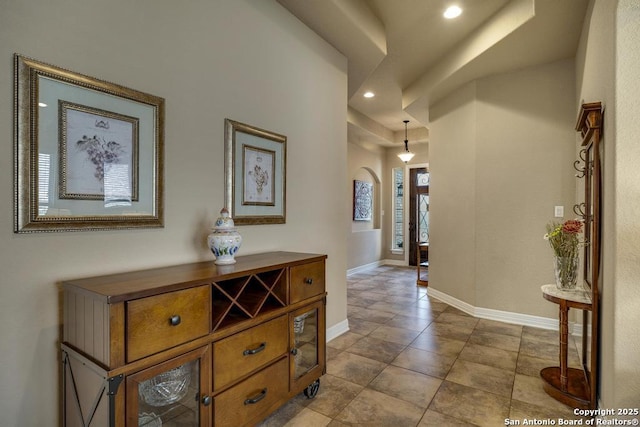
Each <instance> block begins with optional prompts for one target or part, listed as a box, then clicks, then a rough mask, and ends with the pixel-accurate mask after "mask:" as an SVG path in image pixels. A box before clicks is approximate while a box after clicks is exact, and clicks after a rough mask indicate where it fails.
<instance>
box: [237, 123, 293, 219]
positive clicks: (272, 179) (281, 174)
mask: <svg viewBox="0 0 640 427" xmlns="http://www.w3.org/2000/svg"><path fill="white" fill-rule="evenodd" d="M286 164H287V137H286V136H284V135H280V134H277V133H275V132H271V131H268V130H264V129H260V128H257V127H255V126H250V125H247V124H244V123H240V122H236V121H234V120H230V119H225V203H226V206H227V209H228V210H229V213H230V214H231V216H233V220H234V222H235V224H237V225H243V224H244V225H249V224H284V223H285V222H286Z"/></svg>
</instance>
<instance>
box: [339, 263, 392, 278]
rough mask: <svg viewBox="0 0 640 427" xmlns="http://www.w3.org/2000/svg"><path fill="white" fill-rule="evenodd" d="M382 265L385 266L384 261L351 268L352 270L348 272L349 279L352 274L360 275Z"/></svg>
mask: <svg viewBox="0 0 640 427" xmlns="http://www.w3.org/2000/svg"><path fill="white" fill-rule="evenodd" d="M381 265H384V261H376V262H372V263H370V264H365V265H361V266H358V267H354V268H351V269H349V270H347V277H349V276H351V275H352V274H356V273H360V272H362V271H367V270H371V269H372V268H376V267H379V266H381Z"/></svg>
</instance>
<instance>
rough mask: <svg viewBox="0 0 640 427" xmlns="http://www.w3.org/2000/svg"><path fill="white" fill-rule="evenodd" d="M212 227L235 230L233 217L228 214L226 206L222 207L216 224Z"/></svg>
mask: <svg viewBox="0 0 640 427" xmlns="http://www.w3.org/2000/svg"><path fill="white" fill-rule="evenodd" d="M213 228H214V229H216V230H235V224H234V223H233V218H231V217H230V216H229V210H228V209H227V208H222V210H221V211H220V216H219V217H218V219H216V225H215V227H213Z"/></svg>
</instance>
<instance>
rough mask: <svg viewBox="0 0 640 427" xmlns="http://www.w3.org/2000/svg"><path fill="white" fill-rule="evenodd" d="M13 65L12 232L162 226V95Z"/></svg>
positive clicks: (18, 58)
mask: <svg viewBox="0 0 640 427" xmlns="http://www.w3.org/2000/svg"><path fill="white" fill-rule="evenodd" d="M14 62H15V64H14V65H15V94H14V96H15V99H14V102H15V118H14V119H15V173H14V180H15V221H14V223H15V228H14V231H15V232H16V233H30V232H43V231H48V232H52V231H81V230H108V229H128V228H149V227H162V226H163V225H164V215H163V210H164V209H163V208H164V207H163V194H164V188H163V169H164V164H163V162H164V99H163V98H160V97H157V96H154V95H150V94H147V93H143V92H140V91H136V90H133V89H130V88H127V87H124V86H120V85H117V84H114V83H109V82H105V81H103V80H98V79H96V78H93V77H89V76H86V75H83V74H79V73H75V72H72V71H69V70H65V69H63V68H60V67H56V66H53V65H49V64H45V63H42V62H39V61H36V60H34V59H31V58H27V57H24V56H22V55H18V54H16V55H15V58H14Z"/></svg>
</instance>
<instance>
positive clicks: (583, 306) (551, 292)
mask: <svg viewBox="0 0 640 427" xmlns="http://www.w3.org/2000/svg"><path fill="white" fill-rule="evenodd" d="M542 296H543V297H544V299H546V300H547V301H551V302H553V303H556V304H558V306H559V307H560V366H552V367H548V368H544V369H542V370H541V371H540V376H541V377H542V380H543V381H544V384H543V387H544V390H545V391H546V392H547V394H548V395H550V396H551V397H553V398H555V399H556V400H558V401H560V402H562V403H564V404H566V405H569V406H572V407H574V408H581V409H589V408H590V407H591V406H590V405H591V397H590V396H591V389H590V384H589V381H588V380H587V377H586V372H585V371H584V370H583V369H576V368H569V367H568V362H567V355H568V342H569V309H570V308H575V309H579V310H587V311H591V309H592V307H593V304H592V302H591V293H590V292H588V291H584V290H583V289H581V288H578V289H577V290H575V291H562V290H560V289H558V287H557V286H556V285H543V286H542Z"/></svg>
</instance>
